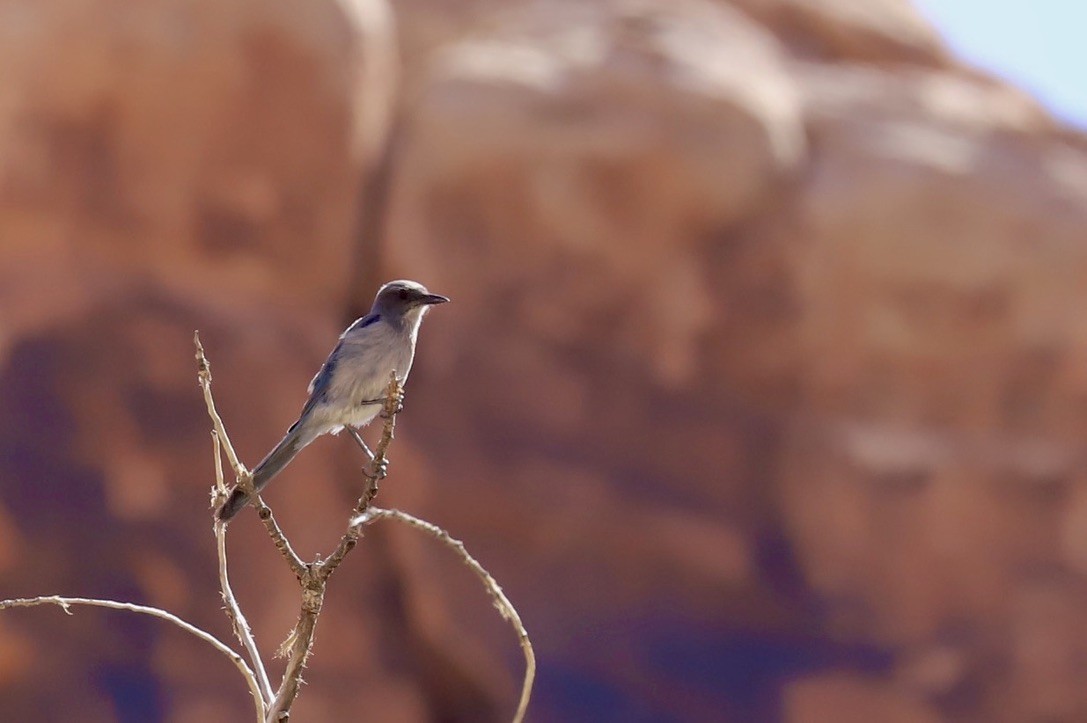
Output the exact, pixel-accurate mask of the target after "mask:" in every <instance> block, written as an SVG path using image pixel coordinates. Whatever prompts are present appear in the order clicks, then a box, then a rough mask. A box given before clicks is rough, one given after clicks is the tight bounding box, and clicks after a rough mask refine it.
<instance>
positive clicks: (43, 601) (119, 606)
mask: <svg viewBox="0 0 1087 723" xmlns="http://www.w3.org/2000/svg"><path fill="white" fill-rule="evenodd" d="M37 605H58V606H60V608H61V609H62V610H64V612H65V613H67V614H68V615H71V614H72V611H71V610H69V607H71V606H72V605H87V606H92V607H100V608H110V609H113V610H128V611H129V612H134V613H141V614H143V615H150V616H152V617H156V618H160V619H162V620H165V621H167V622H170V623H173V624H174V625H176V626H178V627H179V628H181V629H182V630H184V631H186V632H188V633H191V634H193V635H195V636H196V637H198V638H200V639H201V640H203V641H204V642H206V643H208V644H209V645H211V646H212V647H213V648H215V649H216V650H218V651H219V652H220V653H222V654H223V655H225V656H226V657H227V658H229V659H230V662H232V663H234V666H235V667H236V668H237V669H238V671H239V672H241V674H242V677H244V678H245V682H246V684H247V685H248V686H249V692H250V694H251V695H252V696H253V705H254V707H255V708H256V711H257V720H258V721H259V722H261V723H263V721H264V701H263V699H262V698H261V692H260V685H259V684H258V683H257V679H256V677H255V676H254V675H253V671H252V670H250V669H249V666H248V665H246V663H245V660H244V659H242V656H240V655H238V653H236V652H235V651H234V650H233V649H231V648H230V646H228V645H227V644H226V643H224V642H222V641H221V640H219V639H218V638H216V637H215V636H214V635H212V634H211V633H208V632H205V631H204V630H201V629H200V628H198V627H196V626H195V625H193V624H192V623H188V622H185V621H184V620H182V619H181V618H179V617H177V616H176V615H173V614H171V613H168V612H166V611H165V610H160V609H159V608H154V607H149V606H147V605H136V604H135V603H125V602H117V601H116V600H98V599H95V598H83V597H61V596H59V595H47V596H43V597H32V598H15V599H12V600H0V610H6V609H8V608H15V607H35V606H37Z"/></svg>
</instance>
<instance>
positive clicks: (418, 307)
mask: <svg viewBox="0 0 1087 723" xmlns="http://www.w3.org/2000/svg"><path fill="white" fill-rule="evenodd" d="M447 301H449V298H448V297H446V296H442V295H441V294H432V293H430V292H429V291H428V290H427V288H426V287H425V286H423V285H422V284H420V283H418V282H415V281H408V280H405V279H399V280H397V281H390V282H389V283H387V284H385V285H384V286H382V287H381V288H380V289H379V290H378V292H377V296H376V297H374V304H373V306H372V307H371V308H370V313H368V314H367V315H366V316H363V317H361V318H359V319H356V320H355V321H354V322H353V323H352V324H351V325H350V326H348V327H347V329H346V330H345V331H344V332H343V334H341V335H340V340H339V342H338V343H337V344H336V346H335V348H334V349H333V350H332V353H331V354H329V355H328V358H327V359H326V360H325V363H324V364H322V365H321V369H320V371H318V372H317V375H316V376H315V377H313V381H311V382H310V384H309V398H308V399H307V400H306V403H305V405H304V406H303V407H302V412H301V414H300V415H299V416H298V420H297V421H296V422H295V423H294V424H292V425H291V426H290V428H289V429H288V430H287V434H286V436H284V437H283V439H282V440H281V441H280V442H279V444H277V445H276V446H275V447H274V448H273V449H272V451H271V452H269V453H268V454H267V455H266V456H265V457H264V459H263V460H261V462H260V463H259V464H258V465H257V466H256V467H254V468H253V472H252V475H253V490H254V492H256V493H259V492H260V491H261V490H262V489H264V487H265V486H267V484H268V483H269V482H270V481H271V480H272V478H273V477H275V476H276V475H277V474H279V472H280V471H281V470H282V469H283V468H284V467H286V466H287V464H288V463H290V461H291V460H292V459H294V458H295V456H296V455H297V454H298V453H299V452H300V451H302V449H303V448H304V447H305V446H306V445H308V444H309V443H310V442H312V441H313V440H315V439H317V438H318V437H320V436H321V435H323V434H338V433H339V432H340V431H341V430H342V429H344V428H345V427H346V428H347V429H348V430H349V431H350V432H351V433H352V436H353V437H355V439H356V441H358V442H359V444H361V445H362V446H363V448H364V449H365V444H364V443H363V442H362V438H361V437H359V436H358V435H357V433H356V432H355V431H354V430H355V429H357V428H360V427H363V426H365V425H367V424H369V423H370V421H372V420H373V418H374V417H376V416H377V414H378V413H379V412H380V411H381V409H382V405H383V404H384V402H385V394H386V390H387V389H388V385H389V379H390V376H391V374H392V373H393V372H396V375H397V378H398V379H399V380H400V383H401V384H402V383H404V382H405V381H406V380H407V378H408V372H410V371H411V363H412V360H413V359H414V357H415V341H416V339H417V338H418V334H419V325H420V324H421V323H422V321H423V316H425V315H426V313H427V311H428V310H429V309H430V308H431V307H433V306H435V305H436V304H444V303H446V302H447ZM367 451H368V450H367ZM249 501H250V496H249V494H248V493H246V492H245V491H244V490H242V489H241V487H239V486H235V487H234V489H233V490H232V491H231V493H230V496H229V497H227V499H226V501H225V502H223V504H222V506H220V507H219V510H218V511H217V513H216V517H217V518H218V519H219V520H221V521H223V522H226V521H228V520H230V519H231V518H233V517H234V515H236V514H237V513H238V511H239V510H241V509H242V508H243V507H245V506H246V505H247V504H248V503H249Z"/></svg>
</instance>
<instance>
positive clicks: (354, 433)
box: [346, 427, 389, 479]
mask: <svg viewBox="0 0 1087 723" xmlns="http://www.w3.org/2000/svg"><path fill="white" fill-rule="evenodd" d="M346 429H347V433H348V434H350V435H351V439H353V440H355V443H356V444H358V445H359V447H360V448H361V449H362V451H363V452H365V453H366V456H367V457H369V458H370V463H371V464H373V463H374V461H375V460H374V453H373V452H371V451H370V447H369V446H368V445H367V444H366V441H365V440H364V439H363V438H362V435H361V434H359V432H358V430H357V429H355V428H354V427H347V428H346ZM388 466H389V461H388V460H382V461H381V466H380V468H378V469H374V471H373V472H374V475H375V476H376V477H377V478H378V479H382V478H384V477H385V473H386V471H387V468H388Z"/></svg>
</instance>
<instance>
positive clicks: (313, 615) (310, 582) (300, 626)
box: [265, 573, 326, 723]
mask: <svg viewBox="0 0 1087 723" xmlns="http://www.w3.org/2000/svg"><path fill="white" fill-rule="evenodd" d="M325 583H326V580H324V579H320V578H318V576H317V575H315V574H312V573H311V574H307V575H306V577H305V579H304V580H303V581H302V607H301V609H300V610H299V612H298V622H297V623H296V624H295V626H294V630H292V631H291V634H290V636H289V637H288V638H287V641H286V642H285V643H284V644H283V648H286V650H283V649H281V652H284V653H286V654H287V669H286V670H285V671H284V672H283V680H282V681H281V682H280V684H279V691H278V692H277V693H276V697H275V700H273V701H272V704H271V706H270V708H269V709H268V716H267V718H266V719H265V720H266V723H282V722H283V721H286V720H288V718H289V717H290V710H291V706H292V705H293V704H294V699H295V698H297V697H298V690H299V688H300V687H301V685H302V671H303V670H304V669H305V667H306V663H307V662H308V661H309V656H310V654H311V653H312V652H313V636H314V633H315V632H316V630H317V617H318V616H319V615H320V614H321V606H322V605H324V600H325Z"/></svg>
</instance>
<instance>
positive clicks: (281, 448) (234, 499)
mask: <svg viewBox="0 0 1087 723" xmlns="http://www.w3.org/2000/svg"><path fill="white" fill-rule="evenodd" d="M300 426H301V425H295V426H293V427H291V429H290V431H288V432H287V436H285V437H284V438H283V439H282V440H280V442H279V444H277V445H276V446H275V449H273V450H272V451H271V452H269V453H268V455H267V456H266V457H265V458H264V459H262V460H261V461H260V464H258V465H257V466H256V467H255V468H253V489H254V490H255V491H256V492H258V493H259V492H260V491H261V490H262V489H264V488H265V487H266V486H267V485H268V483H269V482H271V481H272V478H273V477H275V476H276V475H277V474H279V472H280V471H281V470H282V469H283V468H284V467H286V466H287V464H288V463H289V462H290V461H291V460H292V459H294V457H295V455H296V454H298V453H299V452H300V451H302V448H303V447H305V446H306V445H307V444H308V443H309V440H306V439H303V436H302V430H301V429H300ZM248 503H249V495H247V494H246V493H245V492H244V491H243V490H242V488H241V487H235V488H234V490H233V491H232V492H231V493H230V497H228V498H227V500H226V502H224V503H223V506H222V507H220V508H219V511H218V513H216V516H217V517H218V518H219V519H220V520H222V521H224V522H226V521H227V520H229V519H230V518H232V517H233V516H234V515H236V514H238V510H240V509H241V508H243V507H245V506H246V505H247V504H248Z"/></svg>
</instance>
